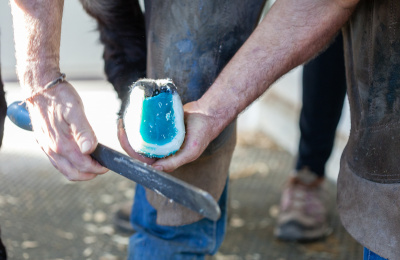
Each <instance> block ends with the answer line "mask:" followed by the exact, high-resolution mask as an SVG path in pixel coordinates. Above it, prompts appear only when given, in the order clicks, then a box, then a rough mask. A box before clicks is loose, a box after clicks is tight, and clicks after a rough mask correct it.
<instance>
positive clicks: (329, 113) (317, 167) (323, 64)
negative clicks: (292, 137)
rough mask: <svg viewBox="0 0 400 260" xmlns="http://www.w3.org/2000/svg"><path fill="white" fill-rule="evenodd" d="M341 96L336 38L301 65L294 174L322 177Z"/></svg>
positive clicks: (340, 60)
mask: <svg viewBox="0 0 400 260" xmlns="http://www.w3.org/2000/svg"><path fill="white" fill-rule="evenodd" d="M345 95H346V77H345V68H344V55H343V37H342V35H341V34H340V35H338V36H337V37H336V39H335V40H334V42H333V43H332V44H331V45H330V46H329V47H328V49H326V50H325V51H324V52H323V53H321V54H320V55H319V56H317V57H316V58H315V59H313V60H311V61H310V62H309V63H307V64H306V65H304V70H303V98H302V100H303V107H302V109H301V113H300V133H301V136H300V142H299V151H298V158H297V163H296V169H297V170H300V169H301V168H303V167H308V168H309V169H310V170H311V171H313V172H315V173H316V174H317V175H318V176H324V175H325V164H326V162H327V160H328V158H329V156H330V154H331V152H332V148H333V143H334V139H335V132H336V127H337V125H338V122H339V119H340V115H341V112H342V108H343V101H344V98H345Z"/></svg>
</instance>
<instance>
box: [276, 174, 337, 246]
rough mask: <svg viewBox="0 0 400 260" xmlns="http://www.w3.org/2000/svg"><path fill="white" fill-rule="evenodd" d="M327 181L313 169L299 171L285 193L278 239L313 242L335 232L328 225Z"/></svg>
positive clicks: (278, 226) (277, 229)
mask: <svg viewBox="0 0 400 260" xmlns="http://www.w3.org/2000/svg"><path fill="white" fill-rule="evenodd" d="M323 180H324V178H321V177H318V176H317V175H316V174H314V173H313V172H311V171H310V170H308V169H307V168H306V169H302V170H300V171H298V172H297V173H296V174H295V175H294V176H293V177H291V179H290V180H289V181H288V183H287V185H286V187H285V188H284V190H283V192H282V197H281V204H280V212H279V216H278V224H277V227H276V229H275V236H276V237H277V238H278V239H281V240H285V241H299V242H306V241H313V240H317V239H320V238H323V237H325V236H327V235H328V234H329V233H330V232H331V228H330V227H329V225H328V210H327V195H328V194H327V191H326V189H325V188H324V185H323Z"/></svg>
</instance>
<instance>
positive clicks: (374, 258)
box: [364, 247, 387, 260]
mask: <svg viewBox="0 0 400 260" xmlns="http://www.w3.org/2000/svg"><path fill="white" fill-rule="evenodd" d="M364 260H387V259H386V258H383V257H380V256H379V255H377V254H375V253H374V252H372V251H371V250H369V249H368V248H366V247H364Z"/></svg>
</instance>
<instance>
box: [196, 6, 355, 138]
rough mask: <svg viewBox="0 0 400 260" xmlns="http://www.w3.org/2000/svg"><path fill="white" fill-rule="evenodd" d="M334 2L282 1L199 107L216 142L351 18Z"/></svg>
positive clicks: (266, 18) (235, 57)
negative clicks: (220, 134)
mask: <svg viewBox="0 0 400 260" xmlns="http://www.w3.org/2000/svg"><path fill="white" fill-rule="evenodd" d="M353 8H354V5H349V6H343V5H339V4H337V3H335V1H333V0H303V1H298V0H280V1H279V0H278V1H277V2H276V4H275V5H274V6H273V7H272V9H271V10H270V12H269V13H268V14H267V16H266V17H265V19H264V20H263V21H262V22H261V24H260V25H259V26H258V27H257V28H256V30H255V31H254V33H253V34H252V35H251V37H250V38H249V39H248V40H247V41H246V43H245V44H244V45H243V46H242V48H241V49H240V50H239V51H238V52H237V54H236V55H235V56H234V57H233V59H232V60H231V61H230V62H229V63H228V65H227V66H226V67H225V68H224V70H223V71H222V72H221V74H220V75H219V76H218V78H217V79H216V81H215V82H214V84H213V85H212V86H211V87H210V89H209V90H208V91H207V92H206V93H205V94H204V95H203V97H202V98H201V99H200V100H199V101H198V102H197V103H198V107H199V110H201V112H203V113H205V114H207V115H209V116H210V117H212V118H214V120H213V121H214V127H213V133H210V134H211V135H213V137H215V136H216V135H217V134H218V133H219V132H220V131H222V129H223V128H224V127H226V125H228V124H229V123H230V122H231V121H232V120H233V119H234V118H236V117H237V115H238V114H239V113H240V112H242V111H243V110H244V109H245V108H246V107H247V106H248V105H249V104H251V103H252V102H253V101H254V100H255V99H257V98H258V97H259V96H260V95H261V94H262V93H264V92H265V90H266V89H267V88H268V87H269V86H270V85H271V84H272V83H273V82H274V81H276V80H277V79H278V78H279V77H281V76H282V75H284V74H285V73H287V72H288V71H290V70H291V69H292V68H294V67H296V66H298V65H300V64H302V63H304V62H305V61H307V60H309V59H310V58H311V57H313V56H314V55H316V53H318V51H320V50H321V49H322V48H323V47H324V46H325V45H326V44H327V43H328V42H329V41H330V40H331V39H332V38H333V36H334V35H335V34H336V33H337V31H338V30H339V29H340V28H341V27H342V26H343V24H344V23H345V22H346V21H347V19H348V18H349V16H350V15H351V12H352V9H353Z"/></svg>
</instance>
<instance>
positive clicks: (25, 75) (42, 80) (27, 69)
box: [18, 64, 61, 97]
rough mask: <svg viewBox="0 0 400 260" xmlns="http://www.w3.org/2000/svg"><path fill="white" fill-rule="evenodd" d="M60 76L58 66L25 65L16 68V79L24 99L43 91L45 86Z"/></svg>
mask: <svg viewBox="0 0 400 260" xmlns="http://www.w3.org/2000/svg"><path fill="white" fill-rule="evenodd" d="M60 76H61V72H60V69H59V67H58V65H57V66H56V65H49V66H43V65H42V66H41V65H37V64H32V65H28V64H25V65H24V66H23V68H22V69H21V67H19V68H18V77H19V81H20V84H21V87H22V89H23V91H24V95H25V96H26V97H30V96H32V95H34V94H35V93H38V92H40V91H43V89H44V88H45V86H46V85H47V84H49V83H50V82H52V81H53V80H55V79H56V78H59V77H60Z"/></svg>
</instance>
